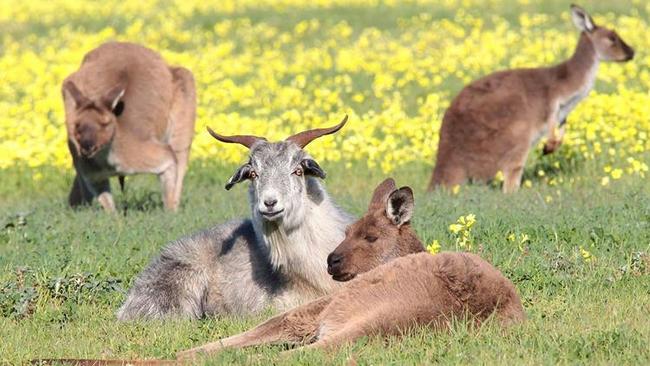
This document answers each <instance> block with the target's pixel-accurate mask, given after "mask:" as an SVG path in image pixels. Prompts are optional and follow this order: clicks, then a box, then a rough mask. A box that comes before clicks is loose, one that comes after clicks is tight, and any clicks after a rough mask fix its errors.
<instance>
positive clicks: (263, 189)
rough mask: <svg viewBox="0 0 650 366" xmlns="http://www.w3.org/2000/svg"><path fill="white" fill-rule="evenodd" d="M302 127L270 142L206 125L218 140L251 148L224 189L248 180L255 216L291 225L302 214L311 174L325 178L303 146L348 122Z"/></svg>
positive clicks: (294, 224)
mask: <svg viewBox="0 0 650 366" xmlns="http://www.w3.org/2000/svg"><path fill="white" fill-rule="evenodd" d="M347 119H348V117H347V116H345V118H344V119H343V121H341V123H339V124H338V125H336V126H334V127H330V128H320V129H314V130H308V131H303V132H300V133H298V134H295V135H293V136H291V137H289V138H287V139H286V140H285V141H282V142H276V143H270V142H268V141H266V139H265V138H263V137H257V136H250V135H237V136H223V135H220V134H218V133H216V132H214V131H212V130H211V129H210V128H208V131H209V132H210V134H211V135H212V136H213V137H214V138H216V139H217V140H219V141H221V142H226V143H237V144H241V145H244V146H246V147H247V148H249V149H250V150H251V153H250V159H249V161H248V163H246V164H244V165H242V166H241V167H240V168H239V169H237V171H236V172H235V174H233V176H232V177H230V179H229V180H228V183H227V184H226V189H230V188H231V187H232V186H233V185H235V184H237V183H239V182H242V181H244V180H250V181H251V188H250V195H251V206H252V207H251V208H252V212H253V215H254V217H255V218H256V219H261V220H262V221H265V222H282V223H283V225H284V226H285V227H294V226H296V225H298V223H300V222H302V219H303V218H304V215H305V214H306V212H305V206H304V202H305V199H307V193H308V192H307V188H308V187H310V186H311V185H310V184H309V183H310V182H312V183H313V182H314V181H313V179H314V177H318V178H325V172H324V171H323V170H322V169H321V167H320V166H319V165H318V163H317V162H316V161H315V160H314V159H312V158H311V157H310V156H309V154H307V153H306V152H305V151H304V150H303V148H304V147H305V146H306V145H307V144H309V143H310V142H311V141H313V140H315V139H317V138H319V137H321V136H324V135H329V134H332V133H335V132H336V131H338V130H340V129H341V128H342V127H343V126H344V125H345V123H346V122H347Z"/></svg>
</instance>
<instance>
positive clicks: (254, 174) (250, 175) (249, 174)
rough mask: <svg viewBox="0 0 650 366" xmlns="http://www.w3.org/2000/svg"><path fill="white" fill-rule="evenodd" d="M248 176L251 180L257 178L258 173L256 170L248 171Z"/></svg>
mask: <svg viewBox="0 0 650 366" xmlns="http://www.w3.org/2000/svg"><path fill="white" fill-rule="evenodd" d="M248 178H250V179H251V180H255V179H257V173H256V172H255V171H254V170H251V172H250V173H248Z"/></svg>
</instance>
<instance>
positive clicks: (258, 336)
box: [176, 296, 331, 360]
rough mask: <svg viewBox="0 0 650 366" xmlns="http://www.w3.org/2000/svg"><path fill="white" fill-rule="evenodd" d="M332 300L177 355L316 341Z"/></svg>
mask: <svg viewBox="0 0 650 366" xmlns="http://www.w3.org/2000/svg"><path fill="white" fill-rule="evenodd" d="M330 302H331V297H329V296H325V297H322V298H320V299H317V300H314V301H312V302H309V303H307V304H305V305H301V306H299V307H297V308H295V309H292V310H289V311H287V312H285V313H282V314H280V315H277V316H274V317H272V318H271V319H269V320H267V321H265V322H264V323H262V324H260V325H258V326H256V327H255V328H253V329H251V330H248V331H246V332H243V333H240V334H237V335H234V336H232V337H228V338H224V339H221V340H218V341H216V342H212V343H208V344H205V345H203V346H200V347H196V348H192V349H189V350H187V351H182V352H179V353H177V354H176V357H177V359H179V360H188V359H195V358H196V357H198V356H199V355H200V354H211V353H216V352H219V351H222V350H224V349H228V348H243V347H250V346H259V345H263V344H272V343H290V344H300V343H309V342H313V341H314V339H315V338H316V333H317V332H318V324H319V317H320V314H321V312H322V311H323V309H325V307H326V306H327V305H328V304H329V303H330Z"/></svg>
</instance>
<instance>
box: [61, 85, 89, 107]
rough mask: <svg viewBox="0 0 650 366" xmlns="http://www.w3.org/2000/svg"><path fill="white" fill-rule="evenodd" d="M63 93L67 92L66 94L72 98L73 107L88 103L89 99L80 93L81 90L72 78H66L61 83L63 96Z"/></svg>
mask: <svg viewBox="0 0 650 366" xmlns="http://www.w3.org/2000/svg"><path fill="white" fill-rule="evenodd" d="M65 93H68V95H69V96H70V97H71V98H72V100H73V101H74V106H75V108H80V107H81V106H83V105H86V104H88V103H90V99H88V98H86V96H85V95H83V93H81V90H79V88H77V85H76V84H75V83H74V82H73V81H72V80H68V81H66V82H65V83H63V94H64V96H65Z"/></svg>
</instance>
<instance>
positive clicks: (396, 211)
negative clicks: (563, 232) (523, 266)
mask: <svg viewBox="0 0 650 366" xmlns="http://www.w3.org/2000/svg"><path fill="white" fill-rule="evenodd" d="M413 207H414V203H413V192H412V191H411V189H410V188H409V187H402V188H400V189H396V187H395V182H394V181H393V180H392V179H388V180H386V181H384V182H383V183H381V184H380V185H379V186H378V187H377V188H376V190H375V192H374V194H373V198H372V201H371V203H370V206H369V208H368V212H367V213H366V215H365V216H363V217H362V218H361V219H360V220H359V221H357V222H355V223H354V224H352V225H351V226H350V227H349V228H348V229H347V230H346V235H345V240H343V242H342V243H341V244H340V245H339V246H338V248H337V249H336V250H335V251H334V252H333V253H332V254H331V255H330V256H329V258H328V262H329V267H328V271H329V272H330V273H331V274H332V276H333V278H334V279H338V280H340V281H347V280H352V281H350V282H349V283H347V284H346V285H345V286H344V287H342V288H341V289H339V290H338V291H336V292H334V293H332V294H330V295H328V296H325V297H321V298H319V299H317V300H314V301H312V302H309V303H307V304H305V305H302V306H299V307H297V308H295V309H293V310H290V311H288V312H285V313H283V314H280V315H278V316H275V317H273V318H271V319H269V320H267V321H266V322H264V323H262V324H260V325H259V326H257V327H255V328H253V329H251V330H249V331H247V332H244V333H241V334H238V335H235V336H232V337H229V338H225V339H222V340H220V341H217V342H213V343H210V344H207V345H204V346H201V347H197V348H194V349H190V350H188V351H184V352H181V353H179V354H178V357H179V359H191V358H194V357H196V356H197V355H198V354H200V353H212V352H217V351H219V350H223V349H225V348H239V347H246V346H254V345H261V344H267V343H280V342H284V343H290V344H298V345H301V344H307V345H308V346H307V347H308V348H329V347H335V346H338V345H341V344H343V343H347V342H352V341H354V340H356V339H358V338H360V337H362V336H367V335H374V334H383V335H400V334H403V332H406V331H408V330H409V329H412V328H413V327H416V326H422V325H424V326H430V327H432V328H434V329H443V328H445V327H447V326H448V323H449V321H450V320H451V319H452V318H454V317H461V318H462V317H465V316H469V317H470V318H471V319H473V320H474V321H475V322H476V323H477V324H480V323H481V322H482V321H484V320H486V319H487V318H488V317H490V316H491V315H493V314H494V316H495V318H496V319H497V320H498V321H499V322H500V323H501V324H503V325H508V324H511V323H515V322H520V321H522V320H523V319H524V318H525V315H524V311H523V308H522V306H521V301H520V299H519V296H518V295H517V292H516V290H515V287H514V285H513V284H512V282H510V280H508V279H507V278H505V277H504V276H503V275H502V274H501V273H500V272H499V271H498V270H497V269H496V268H494V267H493V266H492V265H490V264H489V263H487V262H486V261H484V260H483V259H481V258H480V257H479V256H477V255H475V254H471V253H440V254H436V255H431V254H429V253H426V252H423V251H424V248H423V247H422V243H421V242H420V241H419V240H418V238H417V236H416V235H415V233H414V232H413V230H412V229H411V227H410V225H409V221H410V219H411V215H412V213H413ZM398 257H399V258H398ZM384 263H385V264H384ZM373 268H374V269H373ZM366 271H368V272H366ZM364 272H365V273H364Z"/></svg>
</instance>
